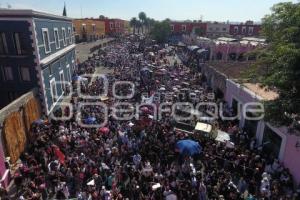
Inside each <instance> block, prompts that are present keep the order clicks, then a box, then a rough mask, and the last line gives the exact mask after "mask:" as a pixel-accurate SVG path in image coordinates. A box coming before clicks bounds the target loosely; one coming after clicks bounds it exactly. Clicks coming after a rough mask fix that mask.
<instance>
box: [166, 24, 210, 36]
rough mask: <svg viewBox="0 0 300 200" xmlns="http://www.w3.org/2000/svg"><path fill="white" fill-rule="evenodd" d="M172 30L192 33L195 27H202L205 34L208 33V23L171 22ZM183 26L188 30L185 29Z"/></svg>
mask: <svg viewBox="0 0 300 200" xmlns="http://www.w3.org/2000/svg"><path fill="white" fill-rule="evenodd" d="M170 25H171V30H172V32H173V33H188V34H190V33H192V32H193V31H194V29H195V28H200V29H202V31H203V35H205V34H206V30H207V24H206V23H203V22H171V23H170ZM183 26H185V27H186V30H185V31H184V30H183Z"/></svg>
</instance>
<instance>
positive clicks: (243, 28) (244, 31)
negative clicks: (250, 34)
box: [242, 26, 246, 34]
mask: <svg viewBox="0 0 300 200" xmlns="http://www.w3.org/2000/svg"><path fill="white" fill-rule="evenodd" d="M242 33H243V34H245V33H246V26H243V27H242Z"/></svg>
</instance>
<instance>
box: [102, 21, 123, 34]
mask: <svg viewBox="0 0 300 200" xmlns="http://www.w3.org/2000/svg"><path fill="white" fill-rule="evenodd" d="M99 20H100V21H102V22H104V23H105V34H106V35H111V36H117V35H123V34H125V31H126V28H125V20H122V19H108V18H105V19H99Z"/></svg>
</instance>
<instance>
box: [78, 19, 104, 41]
mask: <svg viewBox="0 0 300 200" xmlns="http://www.w3.org/2000/svg"><path fill="white" fill-rule="evenodd" d="M73 26H74V32H75V39H76V42H87V41H94V40H98V39H100V38H103V37H104V36H105V23H104V22H103V21H100V20H99V19H74V20H73Z"/></svg>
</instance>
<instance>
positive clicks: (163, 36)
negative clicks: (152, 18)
mask: <svg viewBox="0 0 300 200" xmlns="http://www.w3.org/2000/svg"><path fill="white" fill-rule="evenodd" d="M170 34H171V26H170V23H169V22H168V21H166V20H164V21H162V22H156V23H155V24H154V26H153V28H152V30H151V32H150V35H151V37H152V39H154V40H156V41H157V42H158V43H164V42H166V41H167V39H168V37H169V35H170Z"/></svg>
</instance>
